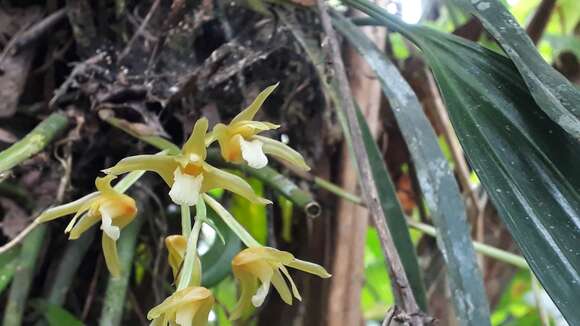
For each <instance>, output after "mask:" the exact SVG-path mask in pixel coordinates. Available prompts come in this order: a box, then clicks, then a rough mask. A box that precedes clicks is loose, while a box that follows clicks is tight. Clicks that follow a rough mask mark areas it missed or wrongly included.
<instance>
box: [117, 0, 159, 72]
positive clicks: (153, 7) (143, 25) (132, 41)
mask: <svg viewBox="0 0 580 326" xmlns="http://www.w3.org/2000/svg"><path fill="white" fill-rule="evenodd" d="M160 2H161V1H159V0H155V2H153V4H152V5H151V8H150V9H149V12H148V13H147V15H146V16H145V19H143V22H141V25H140V26H139V29H137V31H136V32H135V34H133V36H132V37H131V39H130V40H129V42H127V45H126V46H125V49H123V52H121V54H119V58H118V59H117V62H122V61H123V59H125V57H126V56H127V55H128V54H129V52H131V49H133V45H134V44H135V42H136V41H137V39H138V38H139V36H141V35H142V34H143V32H144V31H145V29H146V28H147V25H149V21H150V20H151V17H153V14H155V12H156V11H157V9H158V8H159V4H160Z"/></svg>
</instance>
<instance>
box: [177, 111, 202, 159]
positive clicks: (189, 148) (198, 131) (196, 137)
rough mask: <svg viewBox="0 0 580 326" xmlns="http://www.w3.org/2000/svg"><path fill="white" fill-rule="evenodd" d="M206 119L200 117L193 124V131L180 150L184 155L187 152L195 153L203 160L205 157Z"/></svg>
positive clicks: (187, 154)
mask: <svg viewBox="0 0 580 326" xmlns="http://www.w3.org/2000/svg"><path fill="white" fill-rule="evenodd" d="M207 125H208V121H207V119H206V118H201V119H199V120H197V122H196V123H195V126H193V131H192V132H191V135H190V136H189V139H187V141H186V142H185V144H184V145H183V149H182V152H183V154H185V155H186V156H189V154H196V155H199V156H200V157H201V159H202V160H205V157H206V147H205V135H206V133H207Z"/></svg>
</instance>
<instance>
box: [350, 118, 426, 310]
mask: <svg viewBox="0 0 580 326" xmlns="http://www.w3.org/2000/svg"><path fill="white" fill-rule="evenodd" d="M357 114H358V116H357V118H358V123H359V126H360V128H361V131H362V135H363V140H364V142H365V148H366V150H367V153H368V157H369V161H370V163H371V169H372V174H373V178H374V179H375V182H376V184H377V188H378V189H377V190H378V192H379V200H380V204H381V208H382V209H383V211H384V212H385V216H386V218H387V221H386V222H387V224H388V226H389V230H390V232H391V237H392V238H393V242H395V246H396V247H397V249H399V248H411V249H410V250H412V252H411V253H406V254H405V255H400V256H401V261H402V263H403V266H404V267H405V273H406V274H407V278H408V279H409V283H410V286H411V288H412V289H413V293H417V294H419V295H417V294H415V300H417V304H419V307H421V309H423V311H427V300H426V296H425V288H424V285H423V278H422V277H421V273H420V272H417V273H409V272H407V271H415V270H417V271H420V269H419V265H418V262H417V256H416V254H415V248H414V247H413V242H412V241H411V236H410V234H409V229H408V227H407V221H406V219H405V213H404V212H403V208H402V207H401V203H399V199H398V197H397V190H396V189H395V185H394V184H393V180H391V176H390V175H389V172H388V171H387V167H386V166H385V162H384V160H383V156H382V155H381V152H380V150H379V147H378V146H377V144H376V143H375V140H374V138H373V135H372V134H371V131H370V129H369V126H368V124H367V122H366V120H365V117H364V116H363V114H362V112H361V111H360V109H359V110H358V111H357ZM399 250H400V249H399Z"/></svg>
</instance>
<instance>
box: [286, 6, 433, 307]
mask: <svg viewBox="0 0 580 326" xmlns="http://www.w3.org/2000/svg"><path fill="white" fill-rule="evenodd" d="M279 14H280V15H279V16H280V19H281V20H282V22H283V23H284V24H286V25H287V26H291V28H290V30H291V32H292V34H293V36H294V37H295V38H296V41H298V43H299V44H300V45H301V46H302V48H303V49H304V51H305V52H306V55H307V56H308V58H309V59H310V61H311V62H312V63H313V65H314V67H315V68H316V72H317V74H318V78H319V80H320V82H321V84H322V86H323V88H324V91H325V93H326V95H328V97H329V98H331V99H332V101H333V102H334V105H341V104H340V96H337V94H338V90H337V87H335V85H333V84H330V83H329V82H328V81H327V76H326V72H325V71H324V67H323V65H320V64H319V63H320V62H321V61H322V60H323V58H324V55H323V54H322V51H321V49H320V45H319V43H318V42H316V41H315V39H313V38H310V37H307V36H306V35H304V33H303V32H302V31H301V30H300V28H299V27H298V26H300V24H298V22H296V20H295V19H293V18H292V16H291V15H288V14H286V13H285V12H282V11H279ZM338 117H339V121H340V123H341V127H342V130H343V133H344V134H345V137H346V141H347V143H349V145H350V146H352V145H351V141H350V138H349V137H348V136H349V135H350V133H349V132H348V129H347V128H348V126H347V124H346V121H345V119H346V117H344V116H341V115H340V114H339V115H338ZM358 120H359V126H360V128H361V132H362V135H363V140H364V141H365V148H366V151H367V153H368V159H369V162H370V164H371V170H372V175H373V178H374V180H375V183H376V185H377V190H378V193H379V196H380V198H379V201H380V205H381V208H382V210H383V212H384V215H385V217H386V223H387V225H388V229H389V230H390V233H391V237H392V238H393V242H394V243H395V247H396V249H397V252H398V254H399V257H400V258H401V262H402V264H403V268H404V269H405V274H406V276H407V279H408V280H409V284H410V286H411V289H412V290H413V294H414V296H415V300H416V301H417V304H418V305H419V307H420V308H421V309H422V310H423V311H426V310H427V299H426V296H425V288H424V285H423V279H422V277H421V271H420V269H419V264H418V261H417V255H416V252H415V247H414V246H413V242H412V241H411V236H410V234H409V229H408V228H407V223H406V220H405V214H404V212H403V209H402V208H401V204H400V203H399V201H398V198H397V194H396V190H395V187H394V185H393V181H392V180H391V177H390V175H389V173H388V171H387V169H386V166H385V164H384V160H383V157H382V155H381V153H380V151H379V149H378V147H377V144H376V143H375V141H374V139H373V137H372V136H371V133H370V131H369V129H368V125H367V123H366V121H365V119H364V117H362V115H361V114H360V112H359V116H358ZM350 153H351V155H352V153H353V151H352V150H350ZM353 161H355V160H354V159H353ZM355 164H356V162H355Z"/></svg>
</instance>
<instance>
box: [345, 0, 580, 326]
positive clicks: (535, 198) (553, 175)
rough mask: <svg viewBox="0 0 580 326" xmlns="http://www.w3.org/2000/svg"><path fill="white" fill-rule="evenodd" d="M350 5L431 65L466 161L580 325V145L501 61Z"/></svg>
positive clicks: (361, 5) (362, 3) (381, 12)
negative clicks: (411, 43) (414, 47)
mask: <svg viewBox="0 0 580 326" xmlns="http://www.w3.org/2000/svg"><path fill="white" fill-rule="evenodd" d="M347 2H348V3H349V4H350V5H352V6H353V7H356V8H358V9H360V10H362V11H364V12H366V13H368V14H369V15H370V16H372V17H373V18H375V19H377V20H378V21H379V22H380V23H382V24H385V25H387V26H388V27H390V28H392V29H394V30H397V31H399V32H401V33H403V34H404V35H405V36H407V37H409V38H410V39H411V40H413V41H414V42H415V43H416V44H417V45H418V46H419V47H420V48H421V49H422V50H423V54H424V56H425V58H426V59H427V61H428V64H429V65H430V66H431V68H432V70H433V73H434V74H435V77H436V79H437V83H438V85H439V88H440V90H441V92H442V95H443V97H444V100H445V102H446V104H447V109H448V110H449V114H450V117H451V120H452V123H453V126H454V128H455V130H456V132H457V135H458V137H459V140H460V142H461V144H462V145H463V148H464V150H465V152H466V154H467V158H468V159H469V161H470V163H471V164H472V166H473V167H474V169H475V171H476V172H477V174H478V176H479V178H480V180H481V182H482V184H483V186H484V187H485V188H486V190H487V191H488V193H489V194H490V197H491V199H492V201H493V203H494V204H495V206H496V207H497V209H498V211H499V213H500V216H501V217H502V219H503V221H504V222H505V224H506V225H507V227H508V229H509V231H510V233H511V234H512V236H513V237H514V239H515V240H516V242H517V243H518V245H519V247H520V249H521V250H522V252H523V254H524V256H525V258H526V260H527V261H528V263H529V264H530V267H531V268H532V270H533V271H534V273H535V274H536V276H537V277H538V279H539V280H540V281H541V283H542V285H543V286H544V288H545V289H546V290H547V292H548V294H549V295H550V296H551V297H552V299H553V300H554V302H555V303H556V305H557V306H558V308H559V309H560V311H561V312H562V314H563V315H564V317H565V318H566V319H567V320H568V321H570V322H573V321H577V320H580V309H578V308H577V307H578V306H580V296H579V295H578V293H580V275H579V271H580V247H579V246H578V243H580V194H579V189H578V187H579V185H580V169H578V162H579V161H580V145H579V144H578V142H577V141H576V140H575V139H574V138H573V137H572V136H570V134H568V133H566V132H565V131H564V130H563V129H562V128H560V127H559V125H557V124H556V123H555V122H553V121H552V120H551V119H550V118H549V117H548V116H547V115H546V114H545V113H544V112H543V111H542V110H541V108H540V107H538V105H537V104H536V102H535V101H534V98H533V97H532V96H531V94H530V93H529V91H528V88H527V87H526V84H525V82H524V80H523V79H522V77H521V76H520V75H519V74H518V71H517V69H516V67H515V66H514V65H513V63H512V62H511V61H510V60H508V59H507V58H506V57H504V56H502V55H499V54H496V53H494V52H492V51H489V50H486V49H484V48H482V47H481V46H478V45H477V44H474V43H472V42H468V41H465V40H463V39H460V38H458V37H454V36H451V35H446V34H442V33H438V32H435V31H433V30H431V29H428V28H424V27H419V26H408V25H406V24H404V23H403V22H401V21H400V20H399V19H397V18H396V17H393V16H391V15H389V14H388V13H386V12H385V11H384V10H382V9H381V8H379V7H377V6H375V5H374V4H371V3H369V2H366V1H361V0H355V1H351V0H347Z"/></svg>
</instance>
